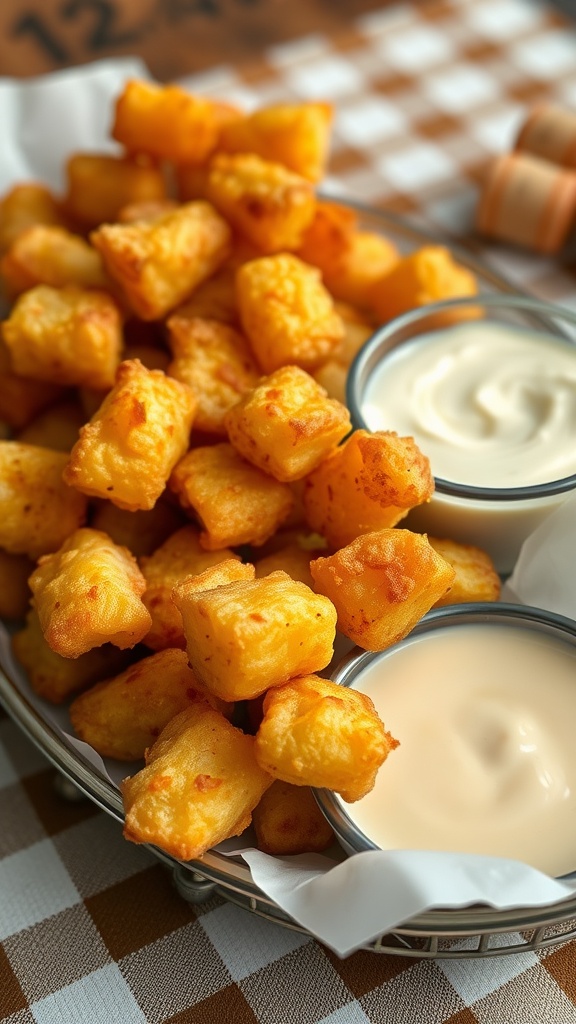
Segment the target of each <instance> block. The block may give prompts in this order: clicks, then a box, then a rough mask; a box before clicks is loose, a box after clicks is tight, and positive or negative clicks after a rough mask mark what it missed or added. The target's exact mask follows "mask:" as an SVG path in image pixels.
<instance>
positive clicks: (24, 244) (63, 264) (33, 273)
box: [0, 224, 108, 299]
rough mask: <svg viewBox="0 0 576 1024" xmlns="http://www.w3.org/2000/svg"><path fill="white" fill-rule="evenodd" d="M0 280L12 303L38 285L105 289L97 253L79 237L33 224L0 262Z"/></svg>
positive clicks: (61, 230) (101, 267) (57, 228)
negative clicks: (71, 285)
mask: <svg viewBox="0 0 576 1024" xmlns="http://www.w3.org/2000/svg"><path fill="white" fill-rule="evenodd" d="M0 277H1V278H2V280H3V283H4V287H5V289H6V291H7V293H8V295H9V297H10V298H11V299H14V298H15V297H16V296H18V295H20V294H21V293H22V292H25V291H27V290H28V289H29V288H33V287H34V285H37V284H47V285H50V286H51V287H52V288H63V287H64V286H65V285H70V284H74V285H76V286H77V287H79V288H103V289H105V288H106V287H107V285H108V277H107V275H106V272H105V270H104V267H103V265H102V259H101V257H100V255H99V253H98V252H97V251H96V249H95V248H94V247H93V246H92V245H90V244H89V243H88V242H87V241H86V239H84V238H82V236H81V235H77V234H74V233H73V232H71V231H68V230H67V228H63V227H57V226H55V225H52V224H35V225H33V226H32V227H29V228H27V229H26V230H25V231H23V232H22V233H21V234H19V235H18V236H17V237H16V238H15V239H14V241H13V243H12V245H11V246H10V247H9V248H8V250H7V251H6V253H5V254H4V256H3V258H2V260H1V262H0Z"/></svg>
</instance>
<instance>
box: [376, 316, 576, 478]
mask: <svg viewBox="0 0 576 1024" xmlns="http://www.w3.org/2000/svg"><path fill="white" fill-rule="evenodd" d="M362 413H363V417H364V420H365V422H366V424H367V426H368V427H369V429H371V430H395V431H397V432H398V433H399V434H401V435H411V436H412V437H414V438H415V440H416V441H417V443H418V444H419V446H420V448H421V449H422V451H423V452H424V453H425V454H426V455H427V456H428V458H429V460H430V465H431V468H432V472H433V474H434V476H436V477H441V478H442V479H444V480H450V481H454V482H456V483H463V484H471V485H474V486H479V487H480V486H487V487H523V486H527V485H534V484H541V483H545V482H548V481H551V480H560V479H562V478H563V477H566V476H570V475H571V474H573V473H576V443H575V439H576V345H572V344H571V343H567V342H562V341H561V340H558V339H556V338H554V337H553V336H552V335H546V334H538V333H536V332H534V333H532V332H530V331H528V330H524V329H521V328H515V327H510V326H508V325H505V324H499V323H494V322H491V323H488V322H486V321H483V320H474V321H469V322H465V323H461V324H459V325H457V326H456V327H452V328H446V329H443V330H438V331H434V332H430V333H429V334H426V335H421V336H420V337H419V338H418V339H417V342H416V343H410V342H408V343H406V344H404V345H400V346H399V347H398V348H396V349H394V350H393V352H392V353H391V354H389V356H388V357H387V358H386V359H384V360H383V361H382V362H381V363H380V364H379V365H377V366H376V367H375V368H374V370H373V372H372V374H371V375H370V378H369V380H368V383H367V385H366V388H365V391H364V395H363V400H362Z"/></svg>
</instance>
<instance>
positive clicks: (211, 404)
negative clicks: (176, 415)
mask: <svg viewBox="0 0 576 1024" xmlns="http://www.w3.org/2000/svg"><path fill="white" fill-rule="evenodd" d="M166 326H167V329H168V344H169V346H170V349H171V351H172V356H173V359H172V361H171V362H170V363H169V365H168V371H167V372H168V373H169V375H170V376H171V377H174V378H175V380H179V381H182V383H183V384H187V385H188V387H190V388H192V391H193V392H194V394H195V396H196V402H197V406H196V415H195V419H194V426H195V428H196V429H197V430H203V431H205V432H206V433H207V434H218V435H221V436H222V437H226V427H225V425H224V417H225V415H226V413H227V412H228V410H229V409H231V408H232V406H233V405H235V404H236V402H237V401H238V400H239V398H241V397H242V395H244V394H245V393H246V392H247V391H249V390H250V389H251V388H253V387H254V386H255V384H256V383H257V382H258V380H259V377H260V369H259V367H258V365H257V363H256V360H255V359H254V356H253V354H252V350H251V349H250V346H249V344H248V342H247V340H246V338H244V336H243V335H242V334H240V332H239V331H237V330H236V329H235V328H234V327H232V326H231V325H230V324H227V323H222V322H221V321H220V320H217V319H207V318H205V317H200V316H186V315H183V314H182V313H178V312H176V313H174V314H173V315H172V316H171V317H170V318H169V319H168V321H167V323H166Z"/></svg>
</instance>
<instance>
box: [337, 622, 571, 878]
mask: <svg viewBox="0 0 576 1024" xmlns="http://www.w3.org/2000/svg"><path fill="white" fill-rule="evenodd" d="M354 686H355V688H356V689H358V690H361V691H362V692H363V693H367V694H368V695H369V696H370V697H371V698H372V700H373V701H374V704H375V705H376V708H377V710H378V712H379V714H380V716H381V718H382V720H383V721H384V722H385V723H386V727H387V728H388V729H390V730H391V732H392V733H393V735H394V736H396V737H397V738H398V739H399V740H400V746H399V747H398V748H397V749H396V750H395V751H394V752H393V754H391V755H390V757H389V758H388V759H387V761H386V764H385V765H384V766H383V767H382V768H381V769H380V771H379V773H378V776H377V780H376V785H375V787H374V789H373V790H372V792H371V793H369V794H368V796H366V797H364V798H363V799H362V800H360V801H358V802H357V803H354V804H343V805H342V806H343V808H344V809H345V811H346V813H347V814H348V815H349V816H350V817H351V818H352V819H353V820H354V821H355V822H356V824H357V825H358V826H359V827H360V829H361V830H362V831H363V832H364V834H365V835H367V836H368V837H369V838H371V839H372V840H373V841H374V842H375V843H377V844H378V845H379V846H380V847H382V849H430V850H445V851H451V852H468V853H480V854H487V855H494V856H502V857H511V858H514V859H517V860H522V861H524V862H526V863H528V864H531V865H533V866H534V867H536V868H539V869H540V870H542V871H545V872H547V873H548V874H550V875H553V876H558V875H561V874H566V873H569V872H571V871H574V870H576V744H575V742H574V729H575V723H576V648H574V647H571V646H570V645H569V644H568V643H565V642H563V641H561V640H557V639H556V638H554V637H551V636H549V635H547V634H544V633H540V632H537V631H530V630H528V629H524V628H521V627H516V626H508V625H491V624H489V623H479V624H466V625H458V626H446V627H443V628H441V629H436V630H432V631H430V632H428V633H424V634H422V635H420V636H417V637H414V638H413V639H412V640H411V641H410V642H408V643H407V644H406V645H404V646H402V647H399V648H397V649H396V650H394V651H392V652H390V653H389V654H388V655H387V656H383V657H380V658H377V659H375V660H374V661H372V663H371V664H370V665H369V666H368V667H367V668H366V669H364V670H363V671H362V672H361V673H360V675H359V676H358V678H357V680H355V682H354Z"/></svg>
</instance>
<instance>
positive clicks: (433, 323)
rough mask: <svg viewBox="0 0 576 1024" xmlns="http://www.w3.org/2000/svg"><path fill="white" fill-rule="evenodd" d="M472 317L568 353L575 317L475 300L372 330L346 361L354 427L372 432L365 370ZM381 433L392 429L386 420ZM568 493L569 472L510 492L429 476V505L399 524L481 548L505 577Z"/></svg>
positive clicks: (423, 310) (526, 303)
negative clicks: (554, 343) (556, 343)
mask: <svg viewBox="0 0 576 1024" xmlns="http://www.w3.org/2000/svg"><path fill="white" fill-rule="evenodd" d="M480 319H481V322H482V323H494V324H499V325H507V326H511V327H515V328H520V329H522V328H526V329H527V330H528V331H529V332H530V334H532V335H533V334H534V333H539V334H542V335H543V336H548V337H550V336H553V337H554V338H555V339H557V340H560V341H562V342H565V343H566V344H567V345H570V346H571V347H573V348H574V351H575V353H576V344H575V342H576V314H575V313H572V312H570V311H569V310H565V309H562V308H560V307H558V306H554V305H551V304H549V303H545V302H540V301H539V300H537V299H532V298H529V297H527V296H526V297H525V296H522V295H481V296H474V297H471V298H466V299H451V300H448V301H445V302H438V303H434V304H431V305H428V306H422V307H420V308H418V309H414V310H411V311H410V312H408V313H405V314H403V315H401V316H399V317H396V318H395V319H394V320H391V321H390V322H389V323H387V324H385V325H384V326H383V327H380V328H379V329H378V330H377V331H376V332H375V333H374V334H373V335H372V336H371V338H370V339H369V340H368V341H367V342H366V344H365V345H364V346H363V347H362V349H361V350H360V351H359V353H358V354H357V356H356V358H355V359H354V361H353V363H352V365H351V367H350V371H349V374H348V381H347V394H346V398H347V404H348V408H349V409H350V413H351V417H352V423H353V425H354V427H356V428H361V429H366V430H370V429H374V427H373V426H371V425H370V423H368V422H367V420H366V418H365V411H364V407H365V397H366V390H367V387H368V385H369V382H370V378H371V375H372V374H373V372H374V371H375V370H376V368H379V367H381V366H382V364H383V363H385V362H386V361H388V360H392V359H394V356H395V350H397V349H398V347H399V346H404V345H406V344H407V343H409V344H411V345H412V346H417V345H419V344H425V343H426V338H425V337H424V336H425V335H430V334H431V333H434V331H437V330H446V329H450V328H451V327H456V326H458V325H459V324H460V323H472V322H479V321H480ZM575 364H576V360H575ZM385 429H390V430H395V429H397V428H396V427H395V425H394V423H392V422H391V423H390V425H389V426H388V425H386V427H385ZM416 442H417V443H418V444H419V446H420V448H421V449H422V451H423V452H424V454H426V445H425V439H420V440H419V438H418V437H416ZM432 469H433V470H434V467H432ZM575 489H576V473H575V474H572V475H570V476H566V477H563V478H562V479H559V480H552V481H547V482H543V483H538V484H532V485H525V486H514V487H488V486H473V485H471V484H469V483H461V482H458V481H454V480H447V479H443V478H441V477H439V476H435V491H434V494H433V496H432V499H431V501H429V502H427V503H426V504H424V505H421V506H419V507H418V508H416V509H413V510H412V511H411V512H410V513H409V515H408V517H407V518H406V519H404V520H402V523H401V525H402V526H403V527H406V528H408V529H414V530H416V531H417V532H424V533H429V534H431V535H432V536H436V537H449V538H450V539H451V540H455V541H459V542H461V543H465V544H474V545H476V546H477V547H480V548H483V549H484V550H485V551H487V552H488V553H489V554H490V556H491V557H492V559H493V561H494V564H495V566H496V568H497V570H498V571H499V572H500V573H501V574H503V575H506V574H508V573H510V572H511V571H512V569H513V567H514V564H515V562H516V559H517V556H518V554H519V551H520V548H521V546H522V543H523V542H524V540H525V539H526V537H528V536H529V534H531V533H532V531H533V530H534V529H535V528H536V527H537V526H538V524H539V523H540V522H541V521H542V519H544V518H545V516H547V515H548V514H549V513H550V512H552V511H554V509H555V508H557V507H558V505H559V504H561V502H562V501H564V499H565V498H566V497H567V496H568V495H569V494H570V492H572V491H574V490H575Z"/></svg>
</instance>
